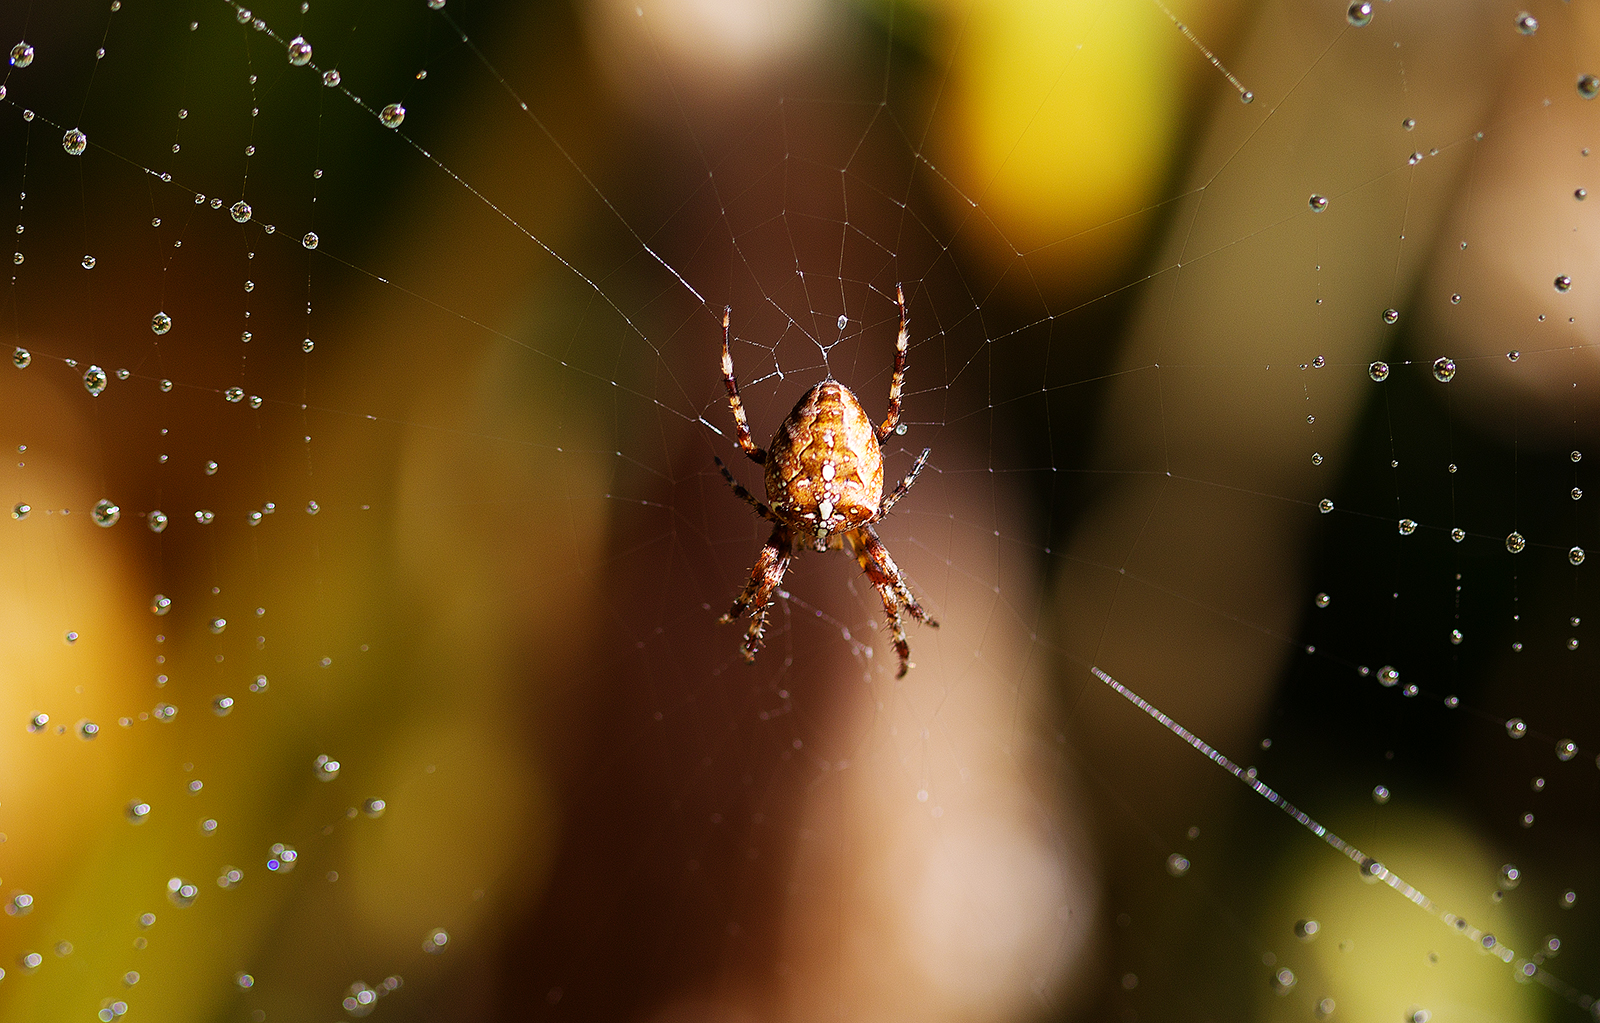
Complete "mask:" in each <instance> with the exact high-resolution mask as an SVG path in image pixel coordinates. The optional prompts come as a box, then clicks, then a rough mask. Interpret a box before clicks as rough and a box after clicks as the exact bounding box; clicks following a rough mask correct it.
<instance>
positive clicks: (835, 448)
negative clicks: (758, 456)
mask: <svg viewBox="0 0 1600 1023" xmlns="http://www.w3.org/2000/svg"><path fill="white" fill-rule="evenodd" d="M767 501H768V503H769V504H770V505H771V507H772V510H773V512H774V513H776V514H777V516H778V517H779V518H780V519H782V520H783V521H784V522H785V523H786V524H787V525H788V526H789V528H790V530H792V531H793V532H794V533H795V534H796V537H797V539H799V540H801V542H802V543H803V544H804V546H807V547H810V548H811V549H812V550H815V551H825V550H827V549H828V548H829V547H837V546H839V545H840V543H841V542H842V534H844V533H847V532H850V531H853V530H855V529H857V528H858V527H860V526H862V525H863V524H865V523H868V522H871V521H873V520H874V519H876V518H877V517H878V506H879V505H880V504H881V503H882V502H883V450H882V448H880V447H879V446H878V436H877V427H876V426H874V424H873V422H872V420H870V419H868V418H867V410H866V409H864V408H862V407H861V402H859V401H857V400H856V396H855V395H854V394H851V393H850V388H848V387H846V386H845V385H843V384H841V383H839V382H838V381H836V380H824V381H823V382H822V383H820V384H818V385H816V386H815V387H813V388H811V390H809V391H807V392H806V393H805V397H803V398H801V399H800V401H799V402H798V403H796V405H795V407H794V411H793V412H790V413H789V418H787V419H785V420H784V421H783V425H782V426H780V427H778V432H777V434H776V435H775V436H774V437H773V438H772V446H771V447H770V448H769V449H768V450H767Z"/></svg>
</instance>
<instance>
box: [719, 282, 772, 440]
mask: <svg viewBox="0 0 1600 1023" xmlns="http://www.w3.org/2000/svg"><path fill="white" fill-rule="evenodd" d="M732 315H733V306H731V305H730V306H723V307H722V383H723V386H725V387H727V389H728V407H729V408H731V409H733V425H734V428H735V430H736V435H735V439H736V440H738V442H739V450H740V451H743V452H744V453H745V454H747V455H749V456H750V460H751V461H752V462H754V463H756V464H757V465H764V464H766V461H767V453H766V452H765V451H764V450H762V449H761V448H758V447H756V442H755V441H753V440H751V439H750V420H748V419H746V418H745V414H744V402H742V401H740V400H739V380H738V378H737V377H735V376H734V375H733V349H732V348H731V347H729V344H728V342H729V335H728V318H729V317H730V316H732Z"/></svg>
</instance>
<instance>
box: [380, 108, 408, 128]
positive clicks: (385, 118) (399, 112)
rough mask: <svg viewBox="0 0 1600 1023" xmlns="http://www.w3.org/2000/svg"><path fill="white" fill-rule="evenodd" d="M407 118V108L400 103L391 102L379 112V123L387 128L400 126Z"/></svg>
mask: <svg viewBox="0 0 1600 1023" xmlns="http://www.w3.org/2000/svg"><path fill="white" fill-rule="evenodd" d="M405 119H406V108H405V107H403V106H401V105H400V104H398V103H390V104H389V105H388V106H386V107H384V108H383V110H381V111H379V113H378V123H380V124H382V125H383V126H384V127H385V128H398V127H400V123H401V122H402V121H404V120H405Z"/></svg>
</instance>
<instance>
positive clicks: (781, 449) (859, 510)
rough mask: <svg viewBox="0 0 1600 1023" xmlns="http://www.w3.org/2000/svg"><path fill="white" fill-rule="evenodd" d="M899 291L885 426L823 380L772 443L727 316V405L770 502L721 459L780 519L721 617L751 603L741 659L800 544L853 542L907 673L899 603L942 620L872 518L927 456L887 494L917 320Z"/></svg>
mask: <svg viewBox="0 0 1600 1023" xmlns="http://www.w3.org/2000/svg"><path fill="white" fill-rule="evenodd" d="M895 298H896V300H897V301H898V302H899V304H900V333H899V336H898V337H897V338H896V340H895V358H894V375H893V376H892V377H891V378H890V381H889V414H888V416H886V417H885V418H884V421H883V423H882V425H879V426H874V425H873V423H872V420H871V419H870V418H869V417H868V416H867V411H866V409H864V408H862V407H861V402H859V401H857V400H856V396H855V395H854V394H852V393H851V392H850V388H848V387H846V386H845V385H843V384H841V383H839V382H838V381H837V380H832V379H829V380H824V381H822V382H821V383H820V384H817V385H816V386H815V387H812V388H811V389H810V390H809V391H807V392H806V393H805V395H804V397H802V398H801V399H800V401H799V403H797V404H796V405H795V407H794V410H793V411H792V412H790V413H789V416H788V418H787V419H785V420H784V421H783V425H782V426H780V427H778V432H777V434H776V435H775V436H774V437H773V438H772V447H771V449H770V450H763V449H762V448H759V447H756V444H755V441H753V440H751V439H750V424H749V421H748V420H747V419H746V418H745V414H744V404H743V402H741V401H740V400H739V382H738V379H737V378H736V377H735V376H734V375H733V351H732V349H731V347H730V346H729V338H730V334H729V326H728V321H729V317H730V315H731V314H732V309H725V310H724V311H723V314H722V380H723V383H724V384H725V385H726V387H727V390H728V406H729V408H731V409H732V410H733V422H734V426H735V427H736V429H737V439H738V443H739V448H740V450H742V451H743V452H744V453H745V454H746V455H747V456H749V458H750V460H751V461H753V462H755V463H756V464H758V465H761V466H764V467H765V469H766V488H767V501H766V503H763V502H761V501H758V500H756V498H755V496H754V495H753V494H751V493H750V491H748V490H746V489H745V488H744V487H743V486H742V485H740V483H739V481H738V480H735V479H734V478H733V474H732V473H730V472H729V471H728V467H727V466H725V465H723V464H722V459H720V458H718V459H716V463H717V467H718V468H720V469H721V470H722V475H723V477H724V478H725V479H727V481H728V484H729V485H730V486H732V487H733V492H734V493H735V494H738V495H739V496H740V497H741V498H743V499H744V500H745V501H748V502H749V503H750V505H751V506H752V507H754V508H755V510H756V513H757V514H758V515H760V516H761V517H762V518H764V519H769V520H771V521H772V523H773V529H772V536H771V537H770V538H769V539H768V540H767V542H766V544H765V545H764V546H763V547H762V548H761V553H760V555H759V556H757V558H756V563H755V567H754V568H752V569H751V571H750V581H749V582H748V583H746V584H745V588H744V590H743V592H741V593H740V594H739V596H738V599H736V600H735V601H734V602H733V607H732V608H731V609H730V610H729V611H728V613H727V614H725V615H723V616H722V621H723V622H724V623H726V622H731V621H733V620H734V619H736V618H738V617H739V616H740V615H742V614H744V613H745V611H747V610H748V611H750V612H751V616H752V618H753V621H751V623H750V628H749V629H748V630H746V632H745V637H744V658H745V660H747V661H753V660H755V656H756V651H758V650H760V649H761V642H762V638H763V636H764V634H765V632H766V627H767V609H768V607H770V606H771V604H772V597H773V595H774V594H775V593H776V592H777V590H778V586H779V584H781V583H782V582H783V576H784V573H785V572H787V571H788V569H789V562H790V561H791V560H793V558H794V554H795V548H796V546H799V547H800V548H802V549H804V548H810V549H811V550H814V551H826V550H829V549H830V548H835V547H842V546H844V545H845V544H848V545H849V547H850V549H851V551H852V552H853V553H854V554H855V557H856V561H857V562H859V563H860V565H861V570H862V571H863V572H864V573H866V576H867V579H868V580H869V581H870V582H871V583H872V585H873V588H874V589H876V590H877V591H878V596H879V598H880V599H882V601H883V612H884V615H885V617H887V618H888V621H889V631H890V633H891V634H892V636H893V642H894V648H895V652H896V653H897V654H899V655H900V672H899V674H900V675H902V676H903V675H904V674H905V673H906V669H907V668H908V667H909V666H910V657H911V647H910V645H909V644H908V643H907V642H906V633H905V625H904V623H903V622H902V621H901V620H900V609H901V608H904V609H905V610H906V611H908V612H910V614H911V616H912V617H913V618H915V619H917V620H918V621H920V622H923V623H925V624H927V625H930V626H933V627H935V628H937V627H938V625H939V623H938V622H936V621H934V620H933V619H932V618H929V617H928V615H927V612H925V611H923V609H922V605H921V604H919V603H917V599H916V597H914V596H912V594H911V587H910V586H908V585H907V584H906V581H905V577H904V576H903V575H902V574H901V572H900V568H899V566H897V565H896V564H895V563H894V559H893V558H892V557H890V556H889V550H888V548H887V547H885V546H884V545H883V541H882V540H880V539H879V538H878V532H877V530H875V529H873V528H872V524H873V523H874V522H877V521H878V520H879V519H881V518H883V517H884V516H886V515H888V514H889V510H890V509H891V508H893V507H894V506H895V504H896V502H898V501H899V500H900V498H902V497H904V496H905V494H906V491H908V490H910V489H911V485H912V484H913V483H915V482H916V481H917V476H918V474H920V473H921V472H922V467H923V466H924V465H926V464H927V463H928V454H929V449H927V448H924V449H923V450H922V454H921V455H920V456H918V458H917V460H916V462H915V463H913V464H912V466H911V471H910V472H909V473H907V474H906V477H905V479H903V480H901V481H900V484H899V485H898V486H896V487H895V488H894V490H893V491H892V492H891V493H889V494H888V495H887V496H885V495H884V493H883V442H884V441H885V440H886V439H888V437H889V435H890V434H892V433H894V432H895V427H896V425H897V424H898V423H899V421H900V389H901V387H902V385H903V384H904V383H905V375H906V346H907V343H908V340H909V338H910V320H909V319H908V317H907V316H906V299H905V292H904V290H902V289H901V288H899V287H898V286H897V287H896V288H895Z"/></svg>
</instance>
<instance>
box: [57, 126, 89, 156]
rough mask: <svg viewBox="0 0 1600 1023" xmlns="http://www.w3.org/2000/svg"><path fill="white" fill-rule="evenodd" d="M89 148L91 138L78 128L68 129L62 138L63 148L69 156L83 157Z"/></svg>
mask: <svg viewBox="0 0 1600 1023" xmlns="http://www.w3.org/2000/svg"><path fill="white" fill-rule="evenodd" d="M88 147H89V136H87V135H85V134H84V133H83V132H81V131H79V130H78V129H76V128H69V129H67V133H66V134H65V135H63V136H61V148H62V149H65V150H66V151H67V155H68V156H82V155H83V151H84V150H85V149H87V148H88Z"/></svg>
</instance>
